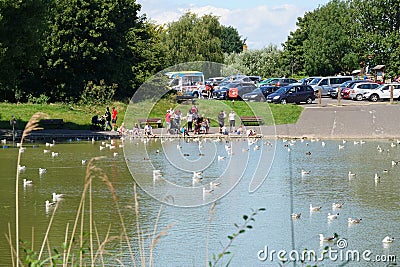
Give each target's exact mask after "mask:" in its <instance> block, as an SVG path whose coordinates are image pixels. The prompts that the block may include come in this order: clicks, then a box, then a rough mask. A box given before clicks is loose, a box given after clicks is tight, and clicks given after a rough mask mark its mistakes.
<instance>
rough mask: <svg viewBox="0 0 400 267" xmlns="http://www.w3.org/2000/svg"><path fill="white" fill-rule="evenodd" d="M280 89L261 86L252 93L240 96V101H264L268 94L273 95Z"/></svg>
mask: <svg viewBox="0 0 400 267" xmlns="http://www.w3.org/2000/svg"><path fill="white" fill-rule="evenodd" d="M279 88H280V87H278V86H266V85H264V86H261V87H260V88H256V89H254V90H253V91H252V92H250V93H247V94H244V95H243V96H242V99H243V100H245V101H258V102H261V101H266V97H267V96H268V95H269V94H272V93H274V92H275V91H276V90H278V89H279Z"/></svg>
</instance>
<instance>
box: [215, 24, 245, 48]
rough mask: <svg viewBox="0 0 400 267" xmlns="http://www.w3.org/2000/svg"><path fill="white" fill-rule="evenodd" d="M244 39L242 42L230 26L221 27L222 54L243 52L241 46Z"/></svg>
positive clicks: (237, 33)
mask: <svg viewBox="0 0 400 267" xmlns="http://www.w3.org/2000/svg"><path fill="white" fill-rule="evenodd" d="M245 43H246V39H244V40H242V39H241V36H240V35H239V32H238V30H237V29H236V28H234V27H232V26H224V25H221V47H222V52H224V53H226V54H231V53H240V52H242V51H243V45H244V44H245Z"/></svg>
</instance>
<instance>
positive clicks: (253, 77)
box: [248, 76, 262, 84]
mask: <svg viewBox="0 0 400 267" xmlns="http://www.w3.org/2000/svg"><path fill="white" fill-rule="evenodd" d="M248 77H249V79H250V80H251V81H252V82H253V83H254V84H258V83H259V82H261V80H262V78H261V77H260V76H248Z"/></svg>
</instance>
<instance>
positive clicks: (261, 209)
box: [258, 208, 266, 211]
mask: <svg viewBox="0 0 400 267" xmlns="http://www.w3.org/2000/svg"><path fill="white" fill-rule="evenodd" d="M258 210H259V211H265V210H266V209H265V208H259V209H258Z"/></svg>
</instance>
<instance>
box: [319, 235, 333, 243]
mask: <svg viewBox="0 0 400 267" xmlns="http://www.w3.org/2000/svg"><path fill="white" fill-rule="evenodd" d="M335 238H336V235H333V236H324V235H323V234H319V241H320V242H330V241H333V240H335Z"/></svg>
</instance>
